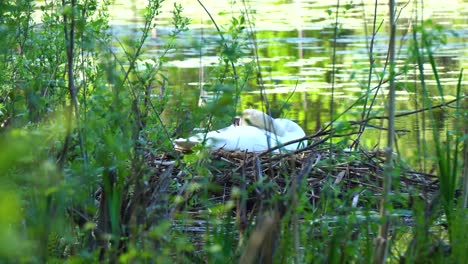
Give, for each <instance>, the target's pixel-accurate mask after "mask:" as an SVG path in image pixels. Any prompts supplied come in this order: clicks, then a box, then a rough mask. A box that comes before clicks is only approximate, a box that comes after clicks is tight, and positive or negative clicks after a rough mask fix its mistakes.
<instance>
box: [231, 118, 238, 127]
mask: <svg viewBox="0 0 468 264" xmlns="http://www.w3.org/2000/svg"><path fill="white" fill-rule="evenodd" d="M232 124H233V125H234V126H240V117H235V118H234V120H233V121H232Z"/></svg>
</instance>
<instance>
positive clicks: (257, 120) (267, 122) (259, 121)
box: [234, 109, 285, 136]
mask: <svg viewBox="0 0 468 264" xmlns="http://www.w3.org/2000/svg"><path fill="white" fill-rule="evenodd" d="M234 124H236V123H234ZM237 125H239V126H254V127H258V128H261V129H264V130H266V131H269V132H272V133H275V134H277V135H278V136H282V135H283V134H284V133H285V132H284V131H283V129H282V128H281V127H280V126H279V125H277V124H275V120H274V119H273V118H272V117H271V116H269V115H267V114H265V113H263V112H262V111H259V110H256V109H245V110H244V111H243V112H242V116H241V117H240V119H238V123H237Z"/></svg>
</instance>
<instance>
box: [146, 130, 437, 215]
mask: <svg viewBox="0 0 468 264" xmlns="http://www.w3.org/2000/svg"><path fill="white" fill-rule="evenodd" d="M325 140H326V139H323V140H316V141H315V143H313V144H311V145H309V146H308V147H307V148H305V149H302V150H298V151H296V152H294V153H284V154H272V153H271V151H270V152H264V153H247V152H228V151H223V150H217V151H213V152H211V153H210V154H209V156H208V158H207V159H204V160H200V162H202V163H203V165H202V166H205V167H206V168H208V170H205V172H206V175H198V174H197V172H196V170H195V169H194V168H191V167H190V166H187V165H185V164H184V163H183V162H182V159H180V157H179V160H174V158H170V157H168V156H167V155H165V154H161V155H154V154H149V153H148V154H147V156H146V158H147V162H148V164H150V165H151V167H152V168H153V169H154V174H153V175H154V177H152V178H151V180H150V181H149V185H148V186H147V187H148V188H149V189H150V190H151V189H152V190H154V189H158V190H160V191H161V189H160V185H164V186H169V185H168V182H171V181H172V183H175V184H171V186H178V187H177V188H175V189H173V190H164V191H165V192H166V194H167V193H168V192H169V193H173V194H178V195H180V196H181V197H185V199H190V197H187V196H186V195H184V194H187V193H188V191H187V187H188V186H189V185H190V184H191V183H196V182H199V183H200V182H202V181H203V182H205V183H206V182H209V183H210V184H215V186H217V187H216V188H209V192H210V195H211V197H210V199H213V200H214V201H217V202H219V203H223V202H225V201H228V200H229V199H230V196H231V192H232V190H234V189H235V188H238V189H237V190H241V191H246V190H247V193H248V198H247V199H248V200H249V201H250V204H251V205H252V201H253V204H255V202H256V201H259V200H261V199H265V195H270V196H271V195H272V194H276V195H284V197H286V199H285V203H287V200H288V198H287V197H290V196H291V194H292V193H291V192H296V191H298V189H301V191H302V192H305V195H306V196H307V198H308V199H309V201H310V202H311V203H317V202H318V201H319V200H320V198H321V197H322V196H321V195H322V192H323V191H324V190H327V188H328V190H333V191H337V192H338V193H339V195H341V196H342V198H343V199H350V204H351V205H352V206H360V205H364V204H366V206H368V205H369V201H370V200H373V202H374V203H375V206H376V207H377V206H378V205H377V201H378V200H380V199H370V198H369V197H371V196H372V197H379V196H380V195H381V194H382V191H383V189H382V185H383V175H384V160H385V159H384V155H383V152H382V151H366V150H358V151H349V150H348V151H346V150H343V149H342V148H339V147H336V146H333V145H330V144H329V143H326V142H325ZM182 155H183V154H182ZM397 167H398V171H399V174H398V177H396V178H395V179H398V180H397V181H394V184H393V190H392V192H395V193H399V194H402V195H408V197H412V196H414V195H415V194H417V195H419V196H420V198H423V199H424V200H430V199H431V198H432V196H433V195H434V193H435V192H436V191H437V189H438V181H437V178H436V176H435V175H431V174H426V173H421V172H417V171H414V170H412V169H411V168H409V167H407V166H406V167H405V166H402V165H399V164H397ZM302 182H304V184H305V186H306V187H305V188H303V187H301V186H304V185H302ZM265 186H267V187H265ZM150 192H154V191H150ZM190 195H193V191H190V194H189V196H190ZM397 206H398V205H397ZM400 206H401V207H408V206H409V205H408V204H401V205H400ZM248 207H249V208H255V207H256V206H255V205H253V206H248ZM192 209H193V207H192ZM175 210H183V208H180V207H179V208H177V206H175V207H174V208H172V209H171V211H172V212H174V211H175Z"/></svg>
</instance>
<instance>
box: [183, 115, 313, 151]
mask: <svg viewBox="0 0 468 264" xmlns="http://www.w3.org/2000/svg"><path fill="white" fill-rule="evenodd" d="M304 136H305V133H304V130H302V128H301V127H300V126H299V125H298V124H296V123H294V122H293V121H291V120H289V119H283V118H278V119H273V118H272V117H270V116H269V115H267V114H265V113H263V112H261V111H259V110H255V109H246V110H244V112H242V116H241V117H240V118H239V119H238V122H234V124H232V125H231V126H228V127H226V128H223V129H220V130H214V131H210V132H208V133H206V137H205V134H204V133H198V134H196V135H194V136H192V137H190V138H188V139H183V138H179V139H176V140H174V146H175V148H176V149H179V150H188V149H191V148H192V147H193V146H195V145H196V144H198V143H201V142H203V139H204V138H206V145H207V146H208V147H209V148H210V149H212V150H217V149H224V150H227V151H247V152H261V151H265V150H268V149H269V148H272V147H276V146H278V145H282V144H284V143H286V142H289V141H292V140H296V139H300V138H302V137H304ZM305 145H306V141H302V142H298V143H293V144H289V145H286V146H284V147H281V148H279V149H281V150H287V151H294V150H296V149H298V148H301V147H304V146H305ZM275 152H278V150H275Z"/></svg>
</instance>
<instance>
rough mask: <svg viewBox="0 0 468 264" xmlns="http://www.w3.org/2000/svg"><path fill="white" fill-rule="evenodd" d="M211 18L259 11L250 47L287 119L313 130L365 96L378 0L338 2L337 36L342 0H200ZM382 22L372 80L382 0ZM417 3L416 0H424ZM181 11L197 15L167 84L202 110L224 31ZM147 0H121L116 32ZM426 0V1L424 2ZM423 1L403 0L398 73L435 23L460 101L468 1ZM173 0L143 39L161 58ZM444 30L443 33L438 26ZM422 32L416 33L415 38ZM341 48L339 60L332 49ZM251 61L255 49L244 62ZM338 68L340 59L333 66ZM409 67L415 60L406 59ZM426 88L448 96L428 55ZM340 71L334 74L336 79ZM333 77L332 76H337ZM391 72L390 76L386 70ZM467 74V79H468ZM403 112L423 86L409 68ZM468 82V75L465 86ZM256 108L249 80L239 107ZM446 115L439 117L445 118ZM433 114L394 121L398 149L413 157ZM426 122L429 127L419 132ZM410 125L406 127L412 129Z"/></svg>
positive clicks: (381, 58) (129, 29) (442, 62)
mask: <svg viewBox="0 0 468 264" xmlns="http://www.w3.org/2000/svg"><path fill="white" fill-rule="evenodd" d="M202 2H203V4H204V5H205V6H206V8H207V9H208V10H209V12H210V13H211V14H212V15H213V17H214V19H215V21H216V23H217V24H218V25H219V26H221V27H222V28H228V26H229V23H230V20H231V18H232V17H233V16H234V17H238V16H239V15H240V14H241V13H242V12H244V13H245V12H248V13H249V14H253V15H252V16H251V19H252V23H254V30H255V35H256V40H255V42H254V41H252V40H251V39H246V40H245V43H244V44H245V45H246V46H247V47H248V48H250V49H253V48H254V44H255V45H256V46H257V48H258V59H259V61H260V65H261V69H262V76H263V81H264V87H265V88H266V94H267V96H268V100H269V102H270V103H271V104H272V105H273V106H275V105H276V106H277V108H281V107H282V106H285V105H287V108H286V109H284V110H283V111H282V112H281V115H282V116H285V117H288V118H291V119H294V120H297V122H298V123H299V124H300V125H301V126H302V127H304V128H305V129H306V130H307V132H308V133H313V132H314V131H316V130H317V129H318V128H319V127H321V126H323V125H324V124H326V123H327V122H330V120H331V119H332V118H331V116H330V104H331V99H332V95H333V101H334V103H333V105H334V111H335V113H342V112H343V111H345V109H347V108H348V107H350V106H351V105H353V104H354V103H355V102H356V100H357V99H358V98H359V97H360V96H362V95H363V94H365V93H366V91H367V87H368V85H367V84H368V79H369V45H370V41H371V32H372V25H373V20H374V16H373V14H374V9H375V6H374V2H375V1H369V0H366V1H340V2H342V6H340V7H339V11H338V14H339V18H338V25H339V28H340V30H339V33H338V35H337V38H336V44H334V43H335V41H334V40H335V38H334V36H335V35H334V23H335V12H336V6H335V5H336V3H331V2H333V1H299V0H297V1H274V2H272V1H260V0H258V1H248V3H247V4H246V5H242V3H241V2H237V3H235V4H231V1H202ZM378 2H379V4H378V6H377V15H376V18H375V20H376V24H377V26H378V25H379V24H381V27H380V28H379V31H378V32H377V34H376V36H375V40H374V45H373V54H374V58H375V65H376V66H375V69H376V71H375V72H374V73H372V78H371V81H370V87H375V86H377V84H378V83H379V77H378V75H379V74H381V73H382V72H383V68H384V65H385V60H386V57H387V50H388V30H387V28H388V18H387V16H388V6H387V4H386V1H378ZM418 2H419V1H418ZM181 3H182V5H183V6H184V15H186V16H188V17H189V18H190V19H191V25H190V26H189V28H190V30H189V31H188V32H186V33H184V34H182V35H181V36H180V37H179V38H178V40H177V42H176V49H174V50H171V51H170V52H169V53H168V54H167V63H166V64H165V68H164V70H165V73H166V75H167V77H168V86H169V87H170V88H171V90H172V91H177V93H176V94H179V95H182V96H180V98H177V99H174V100H175V101H176V102H177V103H183V104H186V105H191V106H192V107H194V108H195V107H198V102H199V95H200V89H201V88H202V87H203V86H204V85H205V84H210V81H211V80H210V77H211V76H212V70H213V69H215V67H216V66H218V65H219V60H218V54H219V53H218V52H219V50H220V44H219V41H220V37H219V34H218V33H217V31H216V29H215V27H214V25H213V24H212V22H211V21H210V18H209V16H208V15H207V13H206V12H205V11H204V10H203V9H202V8H201V6H200V5H199V4H198V2H197V1H182V2H181ZM144 4H145V1H136V2H135V1H132V2H129V1H116V3H115V4H114V5H113V6H112V8H111V13H112V20H111V23H112V30H113V34H114V35H115V36H116V38H135V37H137V36H139V35H140V31H139V29H140V28H141V27H142V25H143V24H142V22H143V20H142V16H141V15H142V7H144ZM419 4H420V3H419ZM424 4H425V6H424V8H423V9H421V7H420V6H416V4H415V3H413V1H411V2H409V3H407V2H404V3H403V2H400V1H398V10H397V12H398V14H399V16H398V28H397V34H398V40H397V52H398V55H397V63H398V65H397V67H398V68H399V69H400V70H401V68H402V67H403V65H404V63H405V61H406V60H407V58H408V56H410V54H411V53H410V43H411V38H412V36H413V33H412V31H411V27H412V23H414V21H415V19H414V18H415V16H418V18H419V20H421V18H423V19H425V20H427V19H430V20H431V21H432V23H428V24H426V26H425V27H426V29H427V30H432V32H434V33H433V34H434V36H444V40H445V41H446V42H445V43H443V42H440V41H438V40H437V39H435V40H434V43H433V47H432V51H433V53H434V57H435V60H436V63H437V65H438V68H437V71H438V74H439V78H440V80H441V82H442V86H443V92H444V96H445V100H450V99H452V98H454V95H455V91H456V85H457V79H458V75H459V73H460V70H461V69H462V68H467V66H468V57H467V55H468V54H467V50H468V49H467V36H468V21H467V17H468V3H466V2H465V1H463V0H451V1H444V4H441V3H440V1H424ZM171 8H172V3H171V1H168V2H164V7H163V9H164V12H162V13H161V15H160V16H159V17H158V20H157V21H156V24H157V27H156V28H155V29H154V30H153V32H152V36H151V38H150V39H149V40H148V41H147V43H146V46H145V51H146V55H145V59H148V60H150V59H152V58H156V57H158V56H159V55H160V54H161V52H162V51H163V47H164V45H165V43H166V41H167V36H168V34H169V33H170V31H171V26H170V21H171V18H170V16H171V13H170V11H169V10H170V9H171ZM437 27H440V28H441V31H440V32H437V31H435V29H436V28H437ZM418 36H419V35H418ZM334 46H335V54H336V55H335V64H333V49H334ZM249 61H254V56H252V54H251V53H250V54H249V55H248V56H246V57H245V58H244V59H243V60H241V61H240V62H239V63H238V65H239V67H241V65H242V64H243V63H247V62H249ZM333 65H334V66H333ZM408 66H409V67H410V68H411V67H415V65H408ZM424 68H425V70H424V75H425V78H426V85H427V88H428V90H429V91H430V94H431V96H432V97H433V99H434V102H433V103H434V104H437V103H440V102H442V101H441V99H440V96H439V93H438V89H437V83H436V81H435V79H434V73H433V70H432V69H431V66H430V64H429V63H428V62H426V63H425V64H424ZM333 69H334V70H335V75H334V76H333V74H332V73H333ZM333 77H334V82H333ZM384 78H385V77H384ZM465 79H466V78H465ZM397 82H398V91H397V113H404V112H407V111H412V110H414V109H416V108H421V107H422V102H423V101H422V100H421V92H420V90H421V87H420V85H419V84H418V83H419V81H418V72H417V71H416V70H409V71H408V73H407V74H405V75H400V76H399V77H398V80H397ZM467 82H468V81H467V80H464V81H463V86H462V87H463V90H464V93H466V91H465V87H466V84H467ZM386 88H387V85H386V84H384V85H382V89H381V90H380V93H379V94H378V95H377V98H378V100H377V101H376V103H375V105H374V106H373V111H372V114H377V115H385V112H384V110H385V103H386V92H387V91H386ZM247 107H254V108H258V109H262V108H263V107H264V103H263V102H262V101H261V95H260V87H259V86H258V84H257V83H256V82H255V81H251V82H249V85H248V87H246V88H245V91H244V92H243V93H242V95H241V100H240V106H239V109H243V108H247ZM362 108H363V106H362V105H357V106H355V107H353V108H352V109H351V110H350V111H349V113H348V114H347V115H345V116H343V117H342V118H341V119H340V120H358V119H359V118H360V115H361V111H362ZM435 114H437V115H438V116H437V117H438V120H439V121H440V122H441V124H440V126H441V131H445V130H446V129H452V128H453V127H454V124H453V121H447V120H453V119H449V118H447V117H448V116H449V115H450V114H451V113H450V112H446V111H436V112H435ZM439 118H440V119H439ZM425 119H427V115H425V116H423V114H419V115H411V116H408V117H405V118H398V119H397V129H398V130H400V131H401V133H399V137H398V141H397V143H398V146H399V149H400V151H401V152H402V154H403V156H404V157H405V156H406V157H411V156H412V155H414V154H415V151H416V150H417V149H418V147H419V148H420V146H417V142H421V141H420V140H419V139H421V138H423V139H425V140H430V138H431V131H430V129H429V128H428V127H430V123H429V122H428V121H425ZM372 124H373V125H375V126H376V127H385V124H384V123H383V122H382V121H377V122H373V123H372ZM422 128H424V129H422ZM405 131H406V132H405ZM385 136H386V135H385V132H382V130H380V129H376V128H369V129H368V131H367V132H366V134H365V136H364V137H363V138H362V140H361V143H362V144H364V145H366V146H367V147H374V146H378V147H383V146H385V140H384V139H385Z"/></svg>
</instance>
